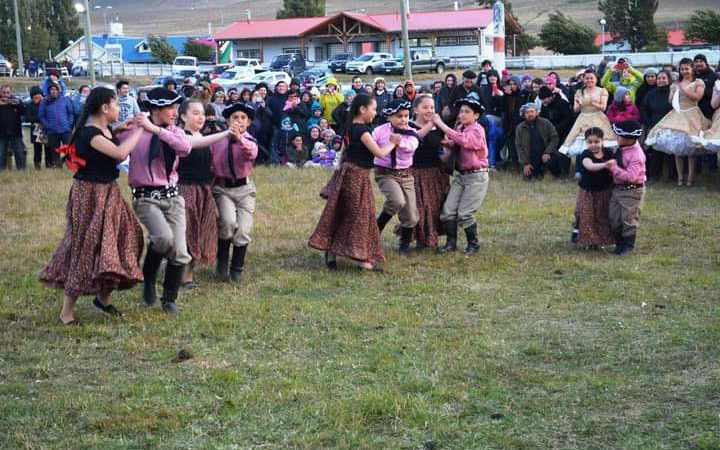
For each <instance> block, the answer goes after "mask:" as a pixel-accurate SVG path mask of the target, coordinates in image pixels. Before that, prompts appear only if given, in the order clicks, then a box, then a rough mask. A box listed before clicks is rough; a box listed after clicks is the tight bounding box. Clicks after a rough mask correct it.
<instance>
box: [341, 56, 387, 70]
mask: <svg viewBox="0 0 720 450" xmlns="http://www.w3.org/2000/svg"><path fill="white" fill-rule="evenodd" d="M391 59H393V57H392V55H391V54H390V53H378V52H370V53H363V54H362V55H360V56H358V57H357V58H355V59H353V60H352V61H350V62H348V63H347V64H346V65H345V72H347V73H364V74H367V75H372V74H374V73H384V72H385V61H389V60H391Z"/></svg>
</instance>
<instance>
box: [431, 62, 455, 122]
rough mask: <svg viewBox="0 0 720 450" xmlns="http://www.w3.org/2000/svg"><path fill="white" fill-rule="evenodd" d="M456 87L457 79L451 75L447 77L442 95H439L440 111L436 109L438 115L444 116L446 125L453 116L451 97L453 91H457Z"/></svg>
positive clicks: (441, 90)
mask: <svg viewBox="0 0 720 450" xmlns="http://www.w3.org/2000/svg"><path fill="white" fill-rule="evenodd" d="M456 85H457V77H456V76H455V74H454V73H449V74H447V75H445V83H444V85H443V87H442V89H440V93H439V94H438V98H439V109H435V111H437V112H438V114H440V116H442V118H443V120H444V121H445V123H448V118H449V117H450V116H451V114H452V111H451V110H450V97H451V96H452V91H453V90H454V89H455V86H456ZM452 125H455V124H452Z"/></svg>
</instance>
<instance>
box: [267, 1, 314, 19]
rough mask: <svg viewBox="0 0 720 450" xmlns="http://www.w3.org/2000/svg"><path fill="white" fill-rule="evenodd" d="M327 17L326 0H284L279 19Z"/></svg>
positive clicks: (279, 11)
mask: <svg viewBox="0 0 720 450" xmlns="http://www.w3.org/2000/svg"><path fill="white" fill-rule="evenodd" d="M324 15H325V0H283V7H282V9H280V10H278V12H277V18H278V19H287V18H289V17H320V16H324Z"/></svg>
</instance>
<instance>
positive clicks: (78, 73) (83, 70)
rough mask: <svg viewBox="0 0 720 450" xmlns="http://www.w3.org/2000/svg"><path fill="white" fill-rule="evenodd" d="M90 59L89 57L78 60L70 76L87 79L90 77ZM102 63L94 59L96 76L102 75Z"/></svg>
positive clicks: (71, 69)
mask: <svg viewBox="0 0 720 450" xmlns="http://www.w3.org/2000/svg"><path fill="white" fill-rule="evenodd" d="M88 62H89V61H88V59H87V57H83V58H80V59H78V60H76V61H75V62H74V63H73V65H72V67H71V68H70V75H72V76H74V77H86V76H87V75H88ZM101 68H102V62H101V61H100V60H97V59H94V58H93V71H94V72H95V75H100V71H101Z"/></svg>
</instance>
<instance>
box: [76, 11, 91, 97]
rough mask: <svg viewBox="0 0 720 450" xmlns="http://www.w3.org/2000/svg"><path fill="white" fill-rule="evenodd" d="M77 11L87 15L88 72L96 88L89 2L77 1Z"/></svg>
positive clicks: (86, 46)
mask: <svg viewBox="0 0 720 450" xmlns="http://www.w3.org/2000/svg"><path fill="white" fill-rule="evenodd" d="M75 11H77V12H78V14H82V13H85V48H86V49H87V51H86V53H87V58H88V65H87V71H88V73H89V74H90V84H91V85H92V86H95V66H94V64H93V46H92V27H91V26H90V5H89V4H88V0H77V1H76V2H75Z"/></svg>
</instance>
